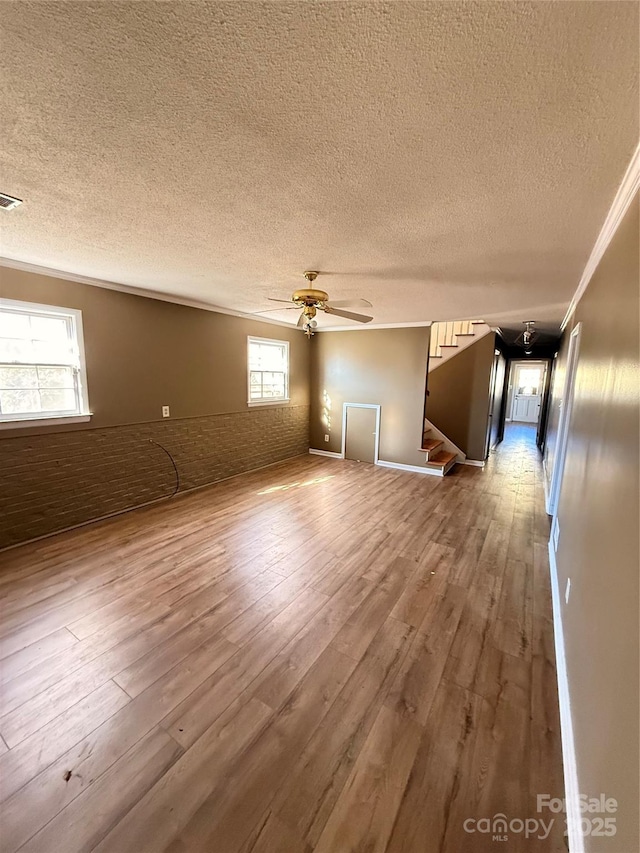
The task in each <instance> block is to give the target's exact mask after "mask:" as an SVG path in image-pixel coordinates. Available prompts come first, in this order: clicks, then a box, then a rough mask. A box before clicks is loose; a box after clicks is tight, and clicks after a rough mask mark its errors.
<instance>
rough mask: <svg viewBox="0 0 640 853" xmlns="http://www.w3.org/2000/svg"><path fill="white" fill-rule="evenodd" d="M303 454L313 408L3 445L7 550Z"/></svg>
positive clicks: (0, 490)
mask: <svg viewBox="0 0 640 853" xmlns="http://www.w3.org/2000/svg"><path fill="white" fill-rule="evenodd" d="M150 439H152V440H153V441H156V442H159V443H160V444H162V445H163V446H164V447H166V449H167V450H168V451H169V452H170V453H171V455H172V457H173V459H174V460H175V463H176V467H177V469H178V473H179V475H180V491H185V490H187V489H193V488H194V487H196V486H203V485H206V484H207V483H215V482H216V481H217V480H222V479H224V478H225V477H231V476H233V475H234V474H241V473H242V472H244V471H250V470H251V469H253V468H260V467H262V466H264V465H269V464H271V463H273V462H279V461H280V460H282V459H288V458H290V457H292V456H298V455H300V454H301V453H306V452H307V451H308V447H309V408H308V407H307V406H291V407H286V408H285V407H283V408H255V409H251V410H249V411H248V412H236V413H232V414H225V415H209V416H207V417H199V418H187V419H184V420H168V421H158V422H153V423H145V424H133V425H129V426H117V427H108V428H104V429H88V430H74V431H69V432H59V433H48V434H46V435H31V436H25V437H22V436H18V437H15V438H6V439H0V548H5V547H7V546H8V545H14V544H16V543H18V542H24V541H26V540H28V539H34V538H36V537H38V536H44V535H46V534H49V533H55V532H56V531H58V530H64V529H65V528H67V527H72V526H74V525H76V524H82V523H83V522H86V521H91V520H92V519H96V518H101V517H103V516H105V515H109V514H111V513H115V512H120V511H122V510H126V509H132V508H134V507H136V506H140V505H141V504H144V503H146V502H148V501H152V500H156V499H158V498H162V497H169V496H170V495H172V494H173V492H174V490H175V487H176V474H175V471H174V468H173V465H172V464H171V460H170V459H169V457H168V456H167V454H166V453H165V452H164V451H163V450H162V449H161V448H160V447H158V446H157V445H156V444H153V443H152V442H151V441H150Z"/></svg>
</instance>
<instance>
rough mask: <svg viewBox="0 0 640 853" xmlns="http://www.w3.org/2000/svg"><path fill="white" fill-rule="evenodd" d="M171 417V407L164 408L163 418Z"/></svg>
mask: <svg viewBox="0 0 640 853" xmlns="http://www.w3.org/2000/svg"><path fill="white" fill-rule="evenodd" d="M169 416H170V412H169V406H163V407H162V417H163V418H168V417H169Z"/></svg>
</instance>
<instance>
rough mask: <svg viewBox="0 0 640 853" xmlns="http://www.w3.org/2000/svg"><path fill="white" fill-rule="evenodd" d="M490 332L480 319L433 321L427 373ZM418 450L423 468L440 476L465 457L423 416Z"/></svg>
mask: <svg viewBox="0 0 640 853" xmlns="http://www.w3.org/2000/svg"><path fill="white" fill-rule="evenodd" d="M490 333H491V328H490V327H489V326H488V325H487V324H486V323H485V322H484V320H455V321H450V322H449V321H448V322H444V323H433V324H432V326H431V342H430V345H429V368H428V370H429V373H431V371H432V370H435V369H436V368H437V367H440V365H442V364H444V362H446V361H448V360H449V359H450V358H453V356H455V355H457V354H458V353H459V352H461V351H462V350H464V349H466V348H467V347H468V346H471V344H473V343H475V341H477V340H479V339H480V338H482V337H484V336H485V335H487V334H490ZM427 408H428V407H427ZM420 450H421V451H423V452H424V453H425V454H426V465H427V467H428V468H434V469H436V471H437V472H438V473H439V474H440V476H441V477H444V475H445V474H447V473H448V472H449V471H450V470H451V469H452V468H453V466H454V465H455V464H456V462H460V463H462V462H464V461H465V459H466V456H465V454H464V453H463V452H462V450H460V448H459V447H457V446H456V445H455V444H454V443H453V442H452V441H451V440H450V439H448V438H447V436H446V435H444V433H442V432H440V431H439V430H438V429H437V428H436V427H435V426H434V425H433V424H432V423H431V421H429V420H427V419H426V418H425V420H424V429H423V433H422V446H421V448H420Z"/></svg>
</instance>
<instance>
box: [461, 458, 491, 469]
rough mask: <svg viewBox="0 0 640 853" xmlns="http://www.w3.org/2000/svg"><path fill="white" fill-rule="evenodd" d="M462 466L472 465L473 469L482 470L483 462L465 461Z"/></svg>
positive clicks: (475, 460)
mask: <svg viewBox="0 0 640 853" xmlns="http://www.w3.org/2000/svg"><path fill="white" fill-rule="evenodd" d="M462 464H463V465H473V466H474V467H475V468H484V466H485V464H486V463H484V462H480V461H478V460H477V459H465V460H464V462H463V463H462Z"/></svg>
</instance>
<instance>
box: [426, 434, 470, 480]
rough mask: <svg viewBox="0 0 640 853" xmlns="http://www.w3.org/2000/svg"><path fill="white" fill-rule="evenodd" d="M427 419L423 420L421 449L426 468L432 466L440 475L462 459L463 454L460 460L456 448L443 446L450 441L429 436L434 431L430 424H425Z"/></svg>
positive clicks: (449, 443)
mask: <svg viewBox="0 0 640 853" xmlns="http://www.w3.org/2000/svg"><path fill="white" fill-rule="evenodd" d="M427 424H428V421H426V422H425V427H424V432H423V434H422V447H421V448H420V450H422V451H423V452H424V453H426V455H427V468H434V469H435V470H437V471H438V473H439V474H440V476H441V477H444V475H445V474H446V473H447V472H448V471H450V470H451V469H452V468H453V466H454V465H455V464H456V462H458V461H463V460H464V454H462V460H459V458H458V457H459V456H460V452H455V450H457V448H455V450H454V449H448V448H447V447H446V446H445V443H446V444H447V445H451V442H448V441H447V440H446V439H445V437H444V436H443V437H442V438H437V437H435V436H434V437H431V436H432V434H433V431H434V427H432V426H431V425H429V426H427Z"/></svg>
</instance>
